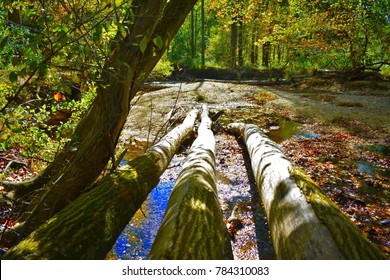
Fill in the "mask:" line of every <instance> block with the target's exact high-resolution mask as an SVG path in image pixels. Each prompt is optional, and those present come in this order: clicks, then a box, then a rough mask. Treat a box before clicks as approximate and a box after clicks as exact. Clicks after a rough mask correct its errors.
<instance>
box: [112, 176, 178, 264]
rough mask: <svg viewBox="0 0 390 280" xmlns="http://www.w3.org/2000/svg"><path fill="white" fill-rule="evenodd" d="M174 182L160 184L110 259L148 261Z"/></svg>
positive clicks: (130, 224)
mask: <svg viewBox="0 0 390 280" xmlns="http://www.w3.org/2000/svg"><path fill="white" fill-rule="evenodd" d="M174 183H175V182H174V181H168V182H160V183H159V184H158V185H157V187H156V188H154V189H153V190H152V192H151V193H150V194H149V196H148V198H147V200H146V201H145V202H144V203H143V205H142V211H140V210H138V211H137V213H136V214H135V215H134V217H133V218H132V219H131V221H130V223H129V224H128V225H127V226H126V228H125V229H124V230H123V232H122V233H121V235H120V236H119V238H118V240H117V242H116V243H115V245H114V247H113V249H112V250H111V252H110V253H109V255H108V256H107V258H108V259H120V260H140V259H146V258H147V256H148V254H149V251H150V249H151V248H152V244H153V241H154V238H155V237H156V235H157V231H158V228H159V226H160V224H161V221H162V219H163V217H164V212H165V209H166V207H167V204H168V199H169V196H170V195H171V192H172V189H173V186H174Z"/></svg>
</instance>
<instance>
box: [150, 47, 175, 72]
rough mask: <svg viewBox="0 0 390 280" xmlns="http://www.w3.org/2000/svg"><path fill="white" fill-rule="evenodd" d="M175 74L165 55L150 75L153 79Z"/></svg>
mask: <svg viewBox="0 0 390 280" xmlns="http://www.w3.org/2000/svg"><path fill="white" fill-rule="evenodd" d="M172 72H173V65H172V63H171V62H170V61H169V59H168V57H167V54H166V53H165V54H164V55H163V56H162V58H161V59H160V60H159V62H158V63H157V65H156V66H155V67H154V69H153V71H152V73H151V74H150V75H151V76H152V77H153V78H165V77H169V76H170V75H171V74H172Z"/></svg>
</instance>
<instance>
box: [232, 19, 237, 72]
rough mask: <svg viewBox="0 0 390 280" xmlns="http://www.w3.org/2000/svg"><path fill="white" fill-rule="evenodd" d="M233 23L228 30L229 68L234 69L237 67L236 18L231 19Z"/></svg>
mask: <svg viewBox="0 0 390 280" xmlns="http://www.w3.org/2000/svg"><path fill="white" fill-rule="evenodd" d="M232 20H233V23H232V24H231V26H230V28H231V30H230V67H231V68H236V66H237V36H238V34H237V22H236V18H233V19H232Z"/></svg>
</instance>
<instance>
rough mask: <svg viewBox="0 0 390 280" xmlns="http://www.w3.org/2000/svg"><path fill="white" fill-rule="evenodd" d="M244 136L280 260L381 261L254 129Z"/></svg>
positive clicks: (241, 127) (243, 128)
mask: <svg viewBox="0 0 390 280" xmlns="http://www.w3.org/2000/svg"><path fill="white" fill-rule="evenodd" d="M229 128H230V129H231V130H232V131H233V132H235V133H236V134H238V135H240V136H243V138H244V140H245V142H246V146H247V148H248V152H249V155H250V157H251V163H252V170H253V173H254V176H255V179H256V183H257V186H258V189H259V193H260V194H261V199H262V202H263V205H264V208H265V212H266V215H267V219H268V223H269V226H270V230H271V236H272V240H273V244H274V247H275V252H276V255H277V257H278V258H279V259H384V256H383V255H382V253H381V252H380V251H379V249H378V248H377V247H376V246H375V245H373V244H372V243H370V241H368V239H366V238H365V237H364V236H363V234H362V233H361V231H360V229H359V228H358V227H357V226H356V225H355V224H354V223H353V222H352V221H351V220H350V219H349V218H348V217H346V216H345V215H344V214H343V213H342V212H341V211H340V209H339V208H338V207H337V205H336V204H335V203H333V202H332V201H331V200H330V199H329V198H328V197H327V195H326V194H325V193H324V192H323V191H322V190H321V189H320V188H319V187H318V186H317V185H316V184H315V183H314V182H313V181H312V180H311V179H310V178H309V177H308V176H307V175H305V174H304V172H303V171H302V170H301V169H300V168H298V167H297V166H295V165H293V164H292V163H291V162H290V161H289V160H288V159H287V157H286V156H285V155H284V154H283V152H282V151H281V150H280V148H279V147H278V145H277V144H276V143H275V142H273V141H272V140H270V139H269V138H268V137H267V136H266V135H265V134H263V133H262V132H261V131H260V129H259V128H258V127H257V126H255V125H245V124H231V125H230V127H229Z"/></svg>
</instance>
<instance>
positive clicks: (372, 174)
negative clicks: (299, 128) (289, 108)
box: [282, 124, 390, 258]
mask: <svg viewBox="0 0 390 280" xmlns="http://www.w3.org/2000/svg"><path fill="white" fill-rule="evenodd" d="M319 127H320V126H319V125H318V124H312V125H306V129H308V130H311V131H313V132H314V133H315V135H318V137H315V138H305V137H296V136H294V137H292V138H290V139H289V140H287V141H285V142H283V143H282V147H283V149H284V151H285V153H286V154H287V155H288V156H289V157H290V158H291V159H292V160H293V161H294V162H295V163H296V164H298V165H299V166H300V167H302V168H304V170H305V171H306V172H307V173H308V175H309V176H310V177H311V178H312V179H313V180H314V181H315V182H316V183H318V185H319V186H320V187H321V188H323V189H324V190H325V191H326V192H327V194H328V195H329V197H330V198H331V199H332V200H333V201H334V202H335V203H337V205H338V206H339V207H340V208H341V210H342V211H343V212H344V213H345V214H346V215H347V216H349V217H350V218H351V219H352V221H354V223H355V224H356V225H357V226H358V227H359V228H360V229H361V230H362V232H363V233H364V234H365V235H366V236H367V238H368V239H369V240H371V241H372V242H373V243H375V244H376V245H378V247H379V248H380V249H381V250H382V252H384V253H385V254H386V255H387V257H388V258H390V210H389V209H390V208H389V206H390V172H389V170H390V161H389V154H388V152H389V151H388V147H389V144H390V143H386V140H383V141H382V142H384V143H373V144H372V143H371V144H370V143H368V141H367V140H365V139H363V138H360V137H357V136H354V135H351V134H347V133H341V132H336V131H333V130H331V129H327V128H325V127H322V128H319ZM371 141H372V140H371ZM387 141H388V140H387Z"/></svg>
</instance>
